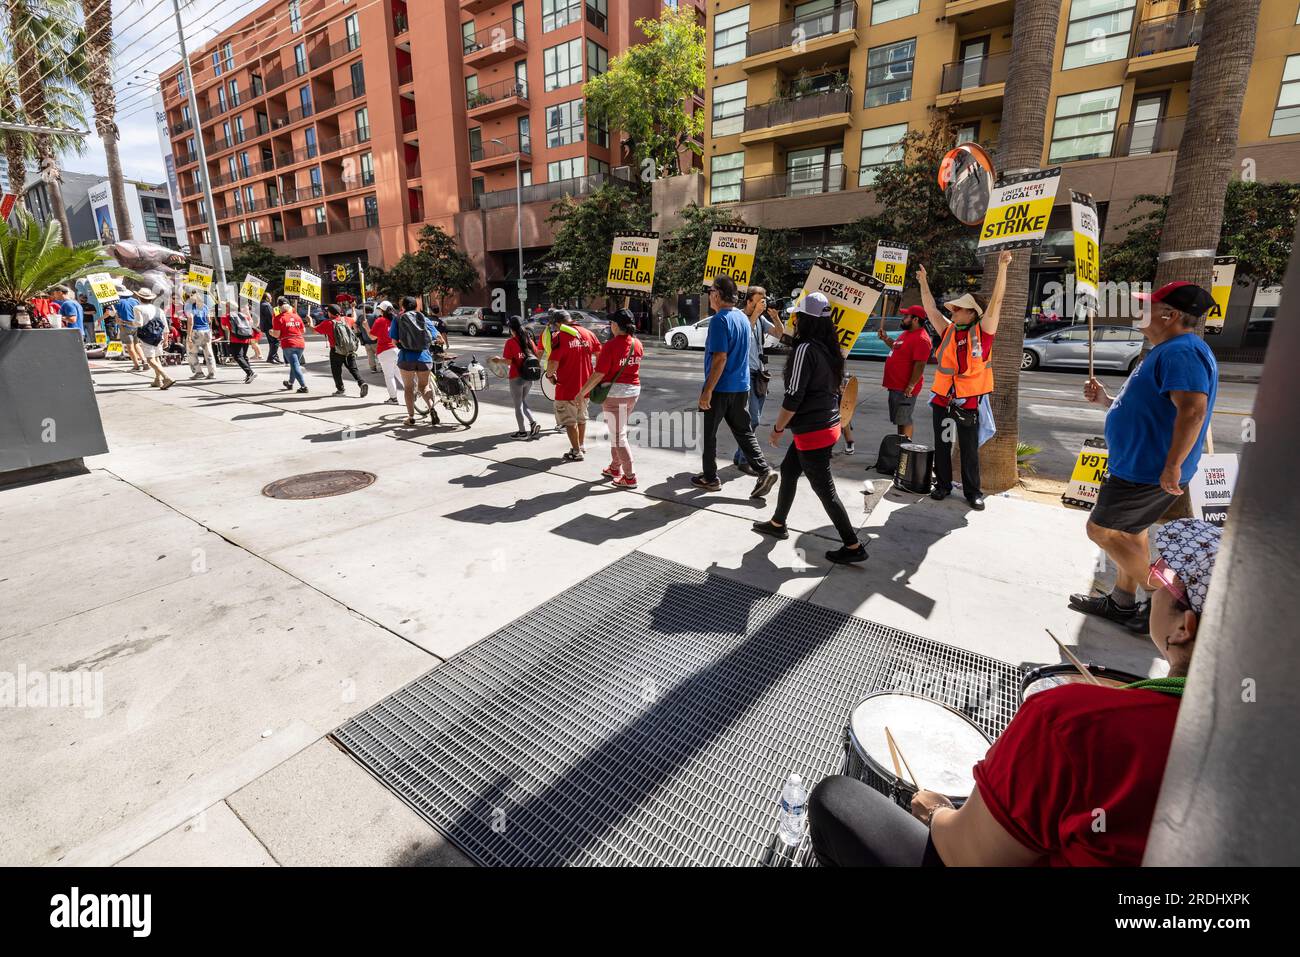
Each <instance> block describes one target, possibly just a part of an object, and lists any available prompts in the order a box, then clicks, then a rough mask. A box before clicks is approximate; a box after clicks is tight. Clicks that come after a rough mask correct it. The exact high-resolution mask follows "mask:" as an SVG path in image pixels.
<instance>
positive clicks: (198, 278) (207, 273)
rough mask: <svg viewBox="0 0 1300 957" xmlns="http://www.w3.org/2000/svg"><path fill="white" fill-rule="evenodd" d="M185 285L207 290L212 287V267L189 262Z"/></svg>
mask: <svg viewBox="0 0 1300 957" xmlns="http://www.w3.org/2000/svg"><path fill="white" fill-rule="evenodd" d="M185 285H186V286H187V287H188V288H190V289H202V290H203V291H204V292H207V291H208V290H209V289H211V288H212V267H211V266H200V265H198V264H196V263H190V271H189V272H188V273H186V275H185Z"/></svg>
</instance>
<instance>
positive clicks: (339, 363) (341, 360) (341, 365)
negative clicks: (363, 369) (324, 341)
mask: <svg viewBox="0 0 1300 957" xmlns="http://www.w3.org/2000/svg"><path fill="white" fill-rule="evenodd" d="M344 369H347V370H348V372H349V373H351V375H352V378H353V379H355V380H356V381H357V385H361V373H360V372H358V371H357V357H356V356H355V355H349V356H341V355H339V354H338V353H337V352H335V351H334V350H333V349H331V350H330V373H331V374H333V376H334V388H336V389H338V390H339V391H340V392H342V391H343V370H344Z"/></svg>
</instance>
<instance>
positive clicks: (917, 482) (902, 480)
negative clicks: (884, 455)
mask: <svg viewBox="0 0 1300 957" xmlns="http://www.w3.org/2000/svg"><path fill="white" fill-rule="evenodd" d="M933 471H934V449H932V448H930V446H928V445H917V444H916V443H913V442H905V443H904V444H903V445H900V446H899V447H898V468H897V469H896V470H895V471H894V485H895V486H897V487H898V488H901V489H903V490H904V491H908V492H916V493H917V494H918V495H928V494H929V493H930V482H931V479H930V476H931V474H932V473H933Z"/></svg>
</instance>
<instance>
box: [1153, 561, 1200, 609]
mask: <svg viewBox="0 0 1300 957" xmlns="http://www.w3.org/2000/svg"><path fill="white" fill-rule="evenodd" d="M1157 582H1158V583H1159V584H1157ZM1147 588H1151V589H1154V588H1163V589H1164V590H1165V591H1167V592H1169V594H1171V595H1173V597H1174V603H1175V604H1176V605H1177V606H1178V609H1179V611H1191V610H1192V606H1191V603H1190V602H1188V600H1187V589H1185V588H1184V587H1183V583H1182V582H1181V581H1179V579H1178V574H1177V573H1176V572H1175V571H1174V570H1173V569H1172V568H1170V567H1169V563H1168V562H1166V561H1165V560H1164V559H1163V558H1161V559H1159V560H1158V561H1157V562H1156V563H1155V564H1154V565H1152V566H1151V570H1150V571H1149V572H1148V573H1147Z"/></svg>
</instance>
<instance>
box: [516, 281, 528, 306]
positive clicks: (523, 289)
mask: <svg viewBox="0 0 1300 957" xmlns="http://www.w3.org/2000/svg"><path fill="white" fill-rule="evenodd" d="M515 290H516V291H517V292H518V293H519V301H520V302H521V303H523V302H526V301H527V300H528V280H526V279H520V280H519V282H518V283H517V284H516V285H515Z"/></svg>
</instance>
